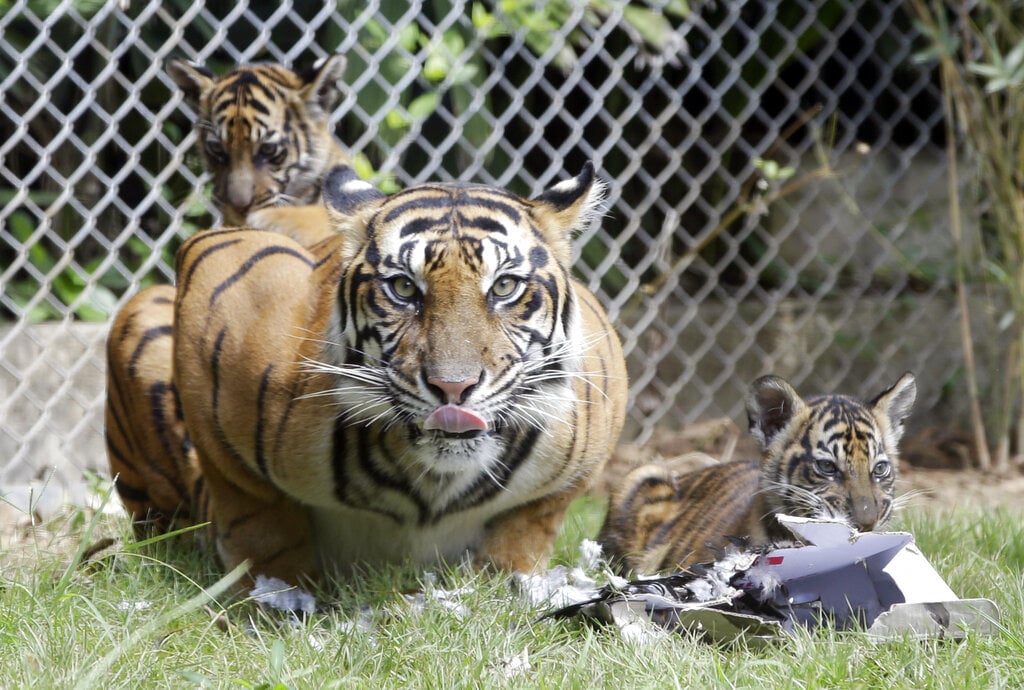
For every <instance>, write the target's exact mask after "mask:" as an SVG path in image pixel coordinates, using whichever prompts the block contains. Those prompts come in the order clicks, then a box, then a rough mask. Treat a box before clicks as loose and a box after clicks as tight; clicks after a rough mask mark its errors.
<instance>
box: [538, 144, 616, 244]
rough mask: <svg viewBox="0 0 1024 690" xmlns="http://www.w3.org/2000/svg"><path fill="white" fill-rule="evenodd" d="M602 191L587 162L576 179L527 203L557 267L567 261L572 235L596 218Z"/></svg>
mask: <svg viewBox="0 0 1024 690" xmlns="http://www.w3.org/2000/svg"><path fill="white" fill-rule="evenodd" d="M604 189H605V186H604V183H603V182H602V181H601V180H600V179H598V178H597V176H596V175H595V174H594V164H593V163H591V162H589V161H588V162H587V163H585V164H584V165H583V170H581V171H580V174H579V175H577V176H576V177H573V178H571V179H568V180H565V181H564V182H559V183H558V184H556V185H555V186H554V187H552V188H551V189H549V190H547V191H546V192H544V193H543V194H541V195H540V196H538V197H537V198H535V199H533V200H531V201H530V204H531V215H532V216H533V219H534V221H535V222H536V223H537V225H538V226H539V227H540V229H541V232H543V233H544V236H545V238H546V239H547V241H548V244H549V245H550V246H551V247H552V248H553V249H554V252H555V256H556V257H557V258H558V260H559V261H560V262H561V263H563V264H565V263H568V262H569V261H570V259H571V256H572V247H571V242H570V241H571V238H572V233H573V232H574V231H575V230H579V229H580V228H583V227H586V226H587V225H589V224H590V223H591V222H592V221H593V220H594V218H595V217H597V216H598V215H599V214H600V211H601V203H602V202H603V201H604Z"/></svg>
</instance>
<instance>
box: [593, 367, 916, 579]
mask: <svg viewBox="0 0 1024 690" xmlns="http://www.w3.org/2000/svg"><path fill="white" fill-rule="evenodd" d="M915 396H916V385H915V382H914V378H913V376H912V375H910V374H905V375H904V376H903V377H901V378H900V379H899V380H898V381H897V382H896V383H895V384H894V385H893V386H892V387H891V388H889V389H887V390H886V391H884V392H883V393H882V394H880V395H879V396H877V397H876V398H875V399H873V400H872V401H870V402H867V403H865V402H862V401H860V400H858V399H855V398H851V397H848V396H844V395H828V396H817V397H813V398H808V399H807V400H803V399H801V398H800V397H799V396H798V395H797V394H796V392H795V391H794V390H793V389H792V387H791V386H789V384H788V383H786V382H785V381H783V380H782V379H780V378H778V377H773V376H771V377H762V378H760V379H758V380H757V381H755V382H754V384H753V385H752V386H751V390H750V393H749V395H748V397H747V415H748V419H749V423H750V430H751V433H752V435H753V436H754V438H755V440H756V441H757V442H758V444H759V446H760V447H761V450H762V455H761V458H760V460H736V461H732V462H726V463H721V464H715V465H711V466H708V467H704V468H701V469H698V470H694V471H691V472H688V473H685V474H682V475H677V474H675V473H673V472H672V471H671V470H670V469H669V468H667V467H665V466H664V465H659V464H653V463H652V464H648V465H643V466H641V467H638V468H636V469H634V470H633V471H631V472H630V473H629V474H627V475H626V477H625V478H624V480H623V482H622V486H621V487H620V488H619V489H618V490H617V491H615V492H613V494H612V496H611V498H610V502H609V508H608V515H607V517H606V519H605V523H604V526H603V527H602V530H601V535H600V536H599V538H598V539H599V541H600V542H601V543H602V545H603V546H604V548H605V551H606V553H607V554H608V555H609V556H610V557H611V558H612V559H613V560H614V561H615V562H617V563H618V564H619V565H620V566H621V567H622V568H623V569H624V570H630V571H634V572H640V573H653V572H659V571H666V570H673V569H678V568H682V567H685V566H687V565H691V564H693V563H698V562H704V561H709V560H714V559H715V558H716V556H717V555H718V554H719V553H720V549H721V548H722V547H723V546H724V545H725V544H726V543H727V541H728V538H729V537H736V538H742V539H746V540H748V543H750V544H751V545H754V546H758V545H764V544H770V543H776V542H785V541H788V540H790V539H791V535H789V534H788V532H787V531H786V530H785V529H784V528H783V527H782V526H781V525H779V523H778V522H777V521H776V520H775V518H774V516H775V515H776V514H779V513H783V514H788V515H796V516H801V517H812V518H818V519H830V520H841V521H843V522H846V523H847V524H849V525H850V526H852V527H855V528H857V529H859V530H861V531H869V530H873V529H877V528H880V527H882V526H884V525H885V524H886V523H887V522H888V520H889V518H890V517H891V515H892V510H893V501H894V498H895V481H896V476H897V468H898V462H899V455H898V447H897V444H898V441H899V438H900V436H901V434H902V424H903V420H904V418H905V417H906V416H907V415H908V414H909V412H910V409H911V406H912V405H913V401H914V398H915Z"/></svg>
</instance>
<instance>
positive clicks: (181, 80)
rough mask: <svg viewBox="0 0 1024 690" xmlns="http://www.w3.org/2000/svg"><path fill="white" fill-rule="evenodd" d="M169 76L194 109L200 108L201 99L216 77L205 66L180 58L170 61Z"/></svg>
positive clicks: (168, 65) (168, 66) (168, 64)
mask: <svg viewBox="0 0 1024 690" xmlns="http://www.w3.org/2000/svg"><path fill="white" fill-rule="evenodd" d="M167 76H169V77H170V78H171V81H173V82H174V83H175V84H176V85H177V87H178V88H179V89H181V92H182V93H183V94H184V95H185V102H186V103H188V106H189V107H190V108H192V109H193V110H198V109H199V101H200V100H201V99H202V97H203V94H204V93H206V91H207V90H209V88H210V87H211V86H212V85H213V82H214V80H215V79H216V78H215V77H214V76H213V73H212V72H210V71H209V70H208V69H206V68H205V67H200V66H199V65H193V64H191V63H189V62H185V61H184V60H182V59H180V58H173V59H172V60H170V61H168V63H167Z"/></svg>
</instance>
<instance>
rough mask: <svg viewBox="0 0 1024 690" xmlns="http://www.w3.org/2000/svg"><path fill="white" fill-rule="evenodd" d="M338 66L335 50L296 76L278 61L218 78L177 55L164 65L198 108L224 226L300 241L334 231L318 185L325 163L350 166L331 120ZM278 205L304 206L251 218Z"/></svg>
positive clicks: (200, 138)
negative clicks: (275, 233) (246, 227)
mask: <svg viewBox="0 0 1024 690" xmlns="http://www.w3.org/2000/svg"><path fill="white" fill-rule="evenodd" d="M344 69H345V59H344V58H343V57H342V56H340V55H334V56H331V57H328V58H326V59H325V60H323V61H322V62H321V63H319V64H318V65H316V66H315V67H314V68H313V69H312V70H311V71H310V72H309V73H308V74H303V75H301V76H300V75H298V74H296V73H295V72H292V71H291V70H289V69H287V68H285V67H283V66H281V65H276V64H264V65H243V66H240V67H237V68H235V69H233V70H231V71H230V72H228V73H227V74H224V75H222V76H220V77H216V76H214V75H213V74H212V73H210V72H209V71H208V70H206V69H204V68H202V67H199V66H196V65H191V64H189V63H187V62H185V61H183V60H177V59H175V60H171V61H170V62H169V63H168V65H167V74H168V75H169V76H170V77H171V79H172V80H173V81H174V83H175V84H177V86H178V88H180V89H181V91H182V93H183V94H184V96H185V101H186V102H187V103H188V104H189V106H190V107H191V108H192V109H193V110H195V111H196V113H197V116H198V118H197V120H196V123H195V129H196V134H197V136H198V147H199V150H200V151H201V153H202V157H203V162H204V165H205V167H206V170H207V171H209V172H210V174H211V175H212V176H213V202H214V204H215V205H216V206H217V208H218V209H219V210H220V212H221V214H222V215H223V220H224V224H225V225H233V226H240V225H245V224H250V225H256V226H258V227H260V228H261V229H265V230H277V231H279V232H283V233H284V234H288V235H291V236H292V237H293V238H294V239H296V240H297V241H299V242H300V243H301V244H303V245H305V246H310V245H312V244H313V243H315V242H316V241H318V240H320V239H323V238H325V237H326V236H328V235H330V234H331V233H332V231H331V230H330V228H329V226H328V222H327V215H326V211H325V210H324V208H323V205H322V204H321V203H320V199H321V194H320V189H321V186H322V183H323V179H324V177H325V176H326V175H327V172H328V171H329V170H330V169H331V168H333V167H334V166H336V165H342V164H347V163H349V157H348V155H347V154H346V153H345V151H344V150H343V149H342V146H341V144H340V143H339V142H338V140H337V139H336V138H335V137H334V135H333V134H332V131H331V123H330V115H331V111H332V109H333V108H334V104H335V102H336V101H337V99H338V86H337V84H338V81H339V80H340V79H341V76H342V73H343V72H344ZM279 206H301V207H302V210H301V211H299V212H289V213H288V214H285V215H281V214H275V213H273V212H271V213H262V214H258V215H255V216H254V215H252V214H253V212H255V211H258V210H259V209H272V208H274V207H279ZM297 215H298V216H301V221H300V220H299V219H297V218H296V216H297ZM282 221H283V222H282Z"/></svg>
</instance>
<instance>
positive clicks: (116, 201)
mask: <svg viewBox="0 0 1024 690" xmlns="http://www.w3.org/2000/svg"><path fill="white" fill-rule="evenodd" d="M922 44H923V41H922V39H921V37H920V36H918V35H917V34H916V29H915V26H914V24H913V22H912V18H911V16H910V15H909V12H908V10H907V8H905V7H904V6H903V4H902V3H897V2H888V1H885V0H874V1H871V0H866V1H857V0H838V1H837V0H789V1H787V2H782V3H776V2H769V1H767V0H765V1H762V2H743V3H739V2H699V1H695V2H694V1H691V2H686V1H684V0H661V1H660V2H659V0H651V1H650V3H648V2H630V3H624V2H622V0H590V1H589V2H584V1H583V0H560V1H556V2H552V3H534V2H528V1H523V0H501V1H500V2H487V1H484V0H478V1H475V2H471V3H466V2H457V1H452V2H447V1H444V0H442V1H439V2H432V3H427V4H419V3H405V2H397V1H381V2H369V3H355V2H345V1H342V2H339V3H338V4H337V5H331V4H325V5H316V4H314V3H298V2H295V3H291V2H259V1H256V0H254V1H252V2H245V1H244V0H243V1H242V2H238V3H232V4H214V3H209V4H206V3H203V2H193V0H187V1H186V0H165V1H163V2H143V1H141V0H132V1H131V2H129V1H128V0H121V1H120V2H116V3H115V2H107V3H104V2H100V1H98V0H95V1H87V0H62V1H60V2H56V1H53V2H42V1H41V0H33V1H28V2H26V1H25V0H17V1H16V2H12V3H4V4H3V5H2V6H0V134H2V136H0V224H2V233H0V284H2V287H3V290H2V295H0V488H7V487H10V486H12V485H14V484H18V483H21V482H26V481H30V480H32V479H33V478H37V479H38V478H39V477H40V476H42V473H44V472H45V470H46V469H47V468H50V467H54V466H56V467H69V468H72V470H73V472H72V474H74V472H77V473H78V476H80V474H81V470H82V469H86V468H101V469H102V468H104V467H105V464H106V460H105V457H104V453H103V445H102V433H103V428H102V427H103V419H102V408H103V400H104V392H103V369H104V356H103V343H104V339H105V336H106V323H107V322H108V321H109V319H110V317H111V315H112V314H113V313H114V312H115V311H116V309H117V308H118V307H119V305H120V304H122V303H123V302H124V300H125V299H126V298H127V297H128V296H130V295H131V294H134V293H135V292H136V291H137V290H139V289H140V287H142V286H144V285H148V284H152V283H155V282H168V281H170V280H172V277H173V251H174V249H175V248H176V247H177V245H178V244H179V243H180V241H181V240H182V239H183V238H185V237H187V236H188V235H190V234H191V233H192V232H194V231H195V230H197V229H199V228H202V227H207V226H210V225H214V224H216V223H217V220H218V219H217V217H216V215H215V212H214V211H213V210H212V207H211V206H210V205H209V203H208V197H209V195H208V190H207V189H206V187H207V177H206V176H205V175H204V174H203V173H202V171H201V169H200V164H199V158H198V155H197V154H196V153H195V152H194V144H195V137H194V135H193V134H192V131H191V118H192V113H191V112H190V111H189V109H188V107H187V106H186V105H185V104H184V103H183V101H182V97H181V94H179V93H178V92H177V91H176V90H175V88H174V86H173V84H172V82H171V80H170V79H169V78H168V77H167V75H166V74H165V72H164V66H165V63H166V61H167V59H168V58H170V57H184V58H186V59H189V60H192V61H194V62H198V63H202V64H204V65H206V66H207V67H208V68H210V69H211V70H213V71H215V72H220V71H223V70H226V69H228V68H229V67H230V66H232V65H234V64H237V63H240V62H253V61H273V62H281V63H284V64H286V65H290V66H299V67H301V66H304V65H308V64H311V63H312V62H313V61H315V60H316V59H318V58H321V57H323V56H325V55H327V54H329V53H335V52H337V53H341V54H344V55H345V56H347V71H346V76H345V79H344V85H343V92H342V93H343V95H342V98H341V100H340V102H339V104H338V107H337V109H336V111H335V113H334V121H335V123H336V131H337V134H338V136H339V138H340V139H341V140H342V141H343V142H344V143H345V145H346V146H347V147H348V148H349V149H350V151H351V152H352V153H353V154H356V156H357V159H358V162H359V164H360V166H361V168H362V169H363V170H365V171H372V173H373V174H374V175H375V176H376V177H375V179H376V180H378V181H381V180H384V181H389V182H390V181H394V182H395V183H397V184H398V185H400V186H404V185H408V184H411V183H416V182H420V181H425V180H453V179H459V180H469V181H475V182H483V183H491V184H495V185H499V186H502V187H507V188H510V189H512V190H513V191H516V192H518V193H521V194H524V195H534V194H537V193H539V192H541V191H543V190H544V189H545V188H547V187H548V186H550V185H551V184H553V183H555V182H557V181H559V180H561V179H564V178H565V177H567V176H569V175H574V174H576V173H577V172H578V171H579V169H580V167H581V166H582V164H583V162H584V161H586V160H592V161H594V162H595V164H596V165H597V166H598V168H599V170H600V171H601V175H602V176H603V177H604V179H605V180H606V181H607V182H608V189H609V194H608V212H607V215H606V217H605V218H604V219H603V221H602V222H601V223H599V224H595V225H594V226H593V227H591V228H589V229H587V230H586V231H585V232H583V233H581V235H580V236H579V237H578V238H577V242H576V248H577V252H578V254H577V257H578V260H577V262H576V268H577V272H578V275H579V276H580V277H581V279H582V280H584V281H585V282H586V283H588V284H589V286H590V287H591V288H592V289H594V290H595V291H596V292H597V294H598V295H599V296H600V298H601V299H602V301H603V303H604V304H605V305H606V306H607V308H608V310H609V312H610V314H611V316H612V318H613V319H614V321H615V322H616V324H617V327H618V330H619V333H620V335H621V337H622V339H623V342H624V345H625V348H626V351H627V353H628V357H629V366H630V375H631V385H630V392H631V401H632V402H631V406H630V412H629V421H628V425H627V430H626V435H625V438H624V440H626V441H635V442H639V443H642V442H644V441H645V440H647V439H648V438H649V437H650V435H651V433H652V432H653V431H654V430H655V429H656V428H657V427H659V426H667V427H670V428H678V427H680V426H681V425H684V424H687V423H690V422H693V421H694V420H696V419H699V418H706V417H711V416H719V415H727V416H730V417H732V418H733V419H739V418H740V416H741V414H742V400H743V395H744V392H745V390H746V387H747V385H748V384H749V382H750V381H751V380H752V379H753V378H755V377H756V376H758V375H760V374H763V373H768V372H774V373H777V374H780V375H782V376H785V377H787V378H788V379H789V380H790V381H791V382H792V383H793V384H794V385H795V386H797V388H798V389H800V390H802V391H805V392H814V391H816V390H817V391H829V390H845V391H849V392H854V393H859V394H864V395H867V394H873V393H876V392H878V391H880V390H881V389H882V388H883V387H885V386H886V385H888V384H889V383H891V382H893V381H895V379H896V378H897V377H898V376H899V375H900V374H901V373H902V372H903V371H905V370H908V369H909V370H913V371H915V372H916V373H917V374H918V378H919V382H920V384H921V385H920V388H921V398H920V400H919V404H918V410H919V412H918V415H917V416H918V418H919V419H920V418H922V417H924V416H926V413H924V412H921V411H922V410H923V411H928V410H932V411H933V412H930V413H927V414H929V415H934V414H936V412H935V411H936V410H939V411H943V410H945V412H944V413H945V414H947V416H948V417H954V416H955V415H956V414H958V413H959V412H960V411H961V408H959V407H957V403H956V398H957V395H956V394H957V392H958V387H959V386H960V383H959V379H958V376H957V372H958V371H959V368H960V367H961V355H960V348H959V343H958V341H957V340H956V335H955V329H954V328H952V326H948V327H947V326H945V325H943V324H951V323H953V320H954V318H955V305H954V303H953V301H952V300H951V292H952V291H951V286H952V283H953V275H954V271H953V268H954V267H953V258H952V257H953V255H954V250H953V246H952V243H951V240H950V236H951V235H950V231H949V227H948V221H947V217H948V204H947V195H946V193H945V188H946V175H947V167H946V164H945V160H944V157H943V155H942V150H943V149H942V147H943V126H944V125H943V122H942V107H941V97H940V92H939V89H938V85H937V80H936V76H935V74H934V72H933V69H932V68H931V66H929V65H927V64H918V61H915V60H914V56H915V51H920V50H921V48H922Z"/></svg>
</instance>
